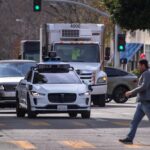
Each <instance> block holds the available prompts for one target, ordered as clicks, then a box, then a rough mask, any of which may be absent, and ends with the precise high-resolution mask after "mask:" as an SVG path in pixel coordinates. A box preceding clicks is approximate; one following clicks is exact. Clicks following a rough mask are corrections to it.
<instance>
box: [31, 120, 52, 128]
mask: <svg viewBox="0 0 150 150" xmlns="http://www.w3.org/2000/svg"><path fill="white" fill-rule="evenodd" d="M29 124H30V125H32V126H36V127H38V126H50V124H49V123H47V122H43V121H34V122H29Z"/></svg>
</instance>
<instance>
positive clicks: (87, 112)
mask: <svg viewBox="0 0 150 150" xmlns="http://www.w3.org/2000/svg"><path fill="white" fill-rule="evenodd" d="M90 116H91V111H85V112H82V113H81V117H82V118H83V119H89V118H90Z"/></svg>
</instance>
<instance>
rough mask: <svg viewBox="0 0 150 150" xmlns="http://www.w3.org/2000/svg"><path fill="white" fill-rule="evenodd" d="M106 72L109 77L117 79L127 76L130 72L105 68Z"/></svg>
mask: <svg viewBox="0 0 150 150" xmlns="http://www.w3.org/2000/svg"><path fill="white" fill-rule="evenodd" d="M105 72H106V74H107V76H108V77H117V76H126V75H128V72H125V71H122V70H119V69H116V68H109V67H105Z"/></svg>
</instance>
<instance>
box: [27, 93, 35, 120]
mask: <svg viewBox="0 0 150 150" xmlns="http://www.w3.org/2000/svg"><path fill="white" fill-rule="evenodd" d="M27 114H28V118H35V117H36V113H35V112H33V111H32V110H31V102H30V97H29V94H28V95H27Z"/></svg>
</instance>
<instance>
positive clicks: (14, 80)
mask: <svg viewBox="0 0 150 150" xmlns="http://www.w3.org/2000/svg"><path fill="white" fill-rule="evenodd" d="M23 78H24V77H5V78H4V77H3V78H0V83H18V82H19V81H20V80H22V79H23Z"/></svg>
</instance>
